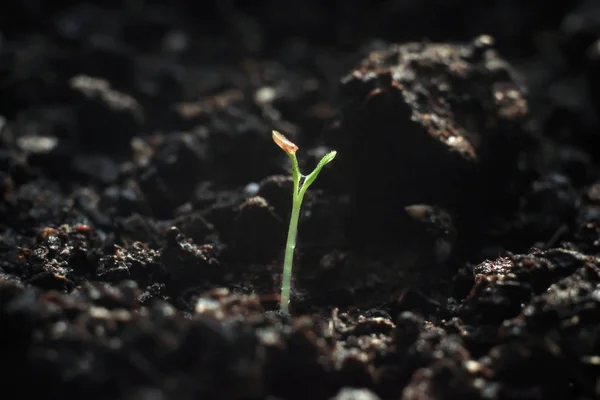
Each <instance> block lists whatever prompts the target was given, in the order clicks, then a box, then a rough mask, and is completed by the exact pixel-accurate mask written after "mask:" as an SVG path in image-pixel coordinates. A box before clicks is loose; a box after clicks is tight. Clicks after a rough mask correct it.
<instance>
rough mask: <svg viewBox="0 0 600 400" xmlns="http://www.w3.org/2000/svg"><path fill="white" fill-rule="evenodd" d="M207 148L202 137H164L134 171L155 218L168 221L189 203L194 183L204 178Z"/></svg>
mask: <svg viewBox="0 0 600 400" xmlns="http://www.w3.org/2000/svg"><path fill="white" fill-rule="evenodd" d="M206 157H207V147H206V143H205V140H204V139H203V138H202V136H201V135H196V134H188V133H183V134H179V135H172V136H169V137H168V138H165V140H164V141H162V142H161V143H160V144H159V145H158V148H156V149H155V150H154V153H153V154H152V156H151V157H150V160H149V162H148V164H147V165H145V166H143V167H142V168H141V169H140V170H139V171H138V172H137V182H138V185H139V187H140V189H141V191H142V192H143V193H144V195H145V198H146V200H147V202H148V204H149V205H150V207H151V209H152V212H153V214H154V215H155V216H156V217H158V218H168V217H171V216H172V215H173V211H174V209H175V208H177V207H178V206H180V205H181V204H183V203H185V202H187V201H189V200H190V199H191V197H192V194H193V193H194V188H195V186H196V184H197V183H198V182H199V181H200V180H201V179H203V178H206V175H207V170H206V169H207V160H206Z"/></svg>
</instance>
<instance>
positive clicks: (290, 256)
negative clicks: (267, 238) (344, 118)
mask: <svg viewBox="0 0 600 400" xmlns="http://www.w3.org/2000/svg"><path fill="white" fill-rule="evenodd" d="M273 141H274V142H275V143H276V144H277V145H278V146H279V147H281V149H282V150H283V151H285V152H286V154H287V155H288V156H289V157H290V160H291V161H292V177H293V179H294V193H293V196H292V200H293V201H292V215H291V217H290V226H289V229H288V237H287V243H286V245H285V259H284V262H283V280H282V282H281V300H280V302H279V308H280V310H281V311H283V312H285V313H288V314H289V310H288V304H289V302H290V286H291V281H292V263H293V261H294V249H295V248H296V236H297V233H298V219H299V217H300V206H301V205H302V199H303V198H304V194H305V193H306V190H307V189H308V188H309V186H310V185H311V184H312V183H313V182H314V181H315V179H317V176H318V175H319V173H320V172H321V170H322V169H323V167H324V166H325V165H326V164H328V163H329V162H331V160H333V159H334V158H335V156H336V154H337V152H335V151H331V152H329V153H327V154H325V155H324V156H323V158H321V161H319V163H318V164H317V166H316V167H315V169H314V170H313V172H311V173H310V174H308V175H302V174H301V173H300V169H299V168H298V159H297V158H296V151H297V150H298V146H296V145H295V144H294V143H292V142H291V141H290V140H288V139H287V138H286V137H285V136H283V135H282V134H281V133H279V132H277V131H273Z"/></svg>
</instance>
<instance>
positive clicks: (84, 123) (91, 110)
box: [69, 75, 144, 154]
mask: <svg viewBox="0 0 600 400" xmlns="http://www.w3.org/2000/svg"><path fill="white" fill-rule="evenodd" d="M69 85H70V88H71V89H72V90H73V95H74V96H75V99H74V102H75V103H76V104H77V126H78V131H79V132H82V133H85V134H82V135H81V136H80V137H79V138H78V139H79V140H78V142H79V145H80V146H81V148H82V149H87V150H93V151H105V152H110V153H112V154H114V153H117V154H129V150H130V147H129V141H130V139H131V138H132V137H134V136H137V135H138V134H140V133H141V128H142V126H143V121H144V111H143V109H142V107H141V106H140V104H139V103H138V102H137V100H136V99H135V98H133V97H132V96H130V95H128V94H125V93H122V92H119V91H117V90H115V89H113V88H111V86H110V83H109V82H108V81H106V80H104V79H102V78H96V77H90V76H86V75H77V76H74V77H73V78H71V80H70V81H69ZM107 132H111V133H112V134H111V135H110V137H111V140H107V138H106V133H107Z"/></svg>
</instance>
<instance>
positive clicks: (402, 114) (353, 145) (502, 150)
mask: <svg viewBox="0 0 600 400" xmlns="http://www.w3.org/2000/svg"><path fill="white" fill-rule="evenodd" d="M342 92H343V93H344V95H345V98H344V101H345V102H346V104H347V106H346V109H345V111H344V116H343V118H342V121H341V125H340V128H339V129H337V130H334V131H333V133H332V134H331V139H330V143H331V145H332V147H334V148H336V149H337V150H338V151H339V153H340V155H343V157H340V160H339V162H337V161H338V160H336V164H337V166H334V167H333V168H338V169H339V171H344V173H343V176H342V177H341V179H343V180H344V181H346V182H347V183H348V185H350V187H352V188H353V189H352V190H351V195H352V200H353V204H354V207H355V212H356V215H355V216H356V219H357V220H356V230H357V231H358V235H359V237H361V238H362V239H363V240H380V239H386V240H397V239H398V238H399V237H402V235H404V236H410V232H409V233H407V232H404V231H405V229H404V228H403V226H404V225H405V224H406V221H407V218H408V217H406V216H405V215H403V213H402V212H401V210H402V208H403V207H405V206H407V205H410V204H416V203H425V204H433V205H437V206H441V207H443V208H446V209H448V210H449V211H457V212H458V215H459V216H461V217H464V218H462V219H461V223H462V224H465V225H466V226H469V225H477V224H478V223H479V222H480V221H478V220H477V219H478V218H479V216H481V214H482V213H483V209H484V208H489V209H492V210H493V209H503V208H504V207H506V206H507V205H508V204H509V203H510V204H512V202H514V200H512V201H511V200H510V196H509V195H510V191H509V190H508V186H507V185H508V183H509V182H510V180H511V177H512V176H513V174H514V173H515V172H516V166H517V163H516V160H517V155H518V153H519V149H520V143H521V142H522V140H523V137H524V136H525V135H526V133H525V132H524V128H523V123H524V122H525V120H526V117H527V116H528V108H527V102H526V101H525V99H524V95H523V89H522V88H521V87H520V86H519V83H518V80H517V77H516V74H515V73H514V71H513V70H512V68H511V66H510V65H509V64H508V63H507V62H506V61H505V60H503V59H502V58H501V57H500V56H499V55H498V53H497V52H496V51H495V50H494V48H493V40H492V39H491V38H489V37H486V36H484V37H480V38H477V39H475V40H474V41H472V42H471V43H469V44H465V45H451V44H421V43H411V44H405V45H393V46H390V47H388V48H387V49H385V50H381V51H375V52H373V53H371V54H370V55H369V56H368V57H367V58H366V59H364V60H363V61H362V62H361V63H360V65H359V66H358V67H357V68H356V69H355V70H354V71H352V72H351V73H350V74H348V75H347V76H346V77H344V79H343V83H342Z"/></svg>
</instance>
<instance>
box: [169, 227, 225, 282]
mask: <svg viewBox="0 0 600 400" xmlns="http://www.w3.org/2000/svg"><path fill="white" fill-rule="evenodd" d="M217 253H218V249H216V248H215V246H214V245H211V244H203V245H197V244H195V243H194V242H193V241H192V240H191V239H189V238H187V237H186V236H185V235H183V234H182V233H181V232H180V231H179V230H178V229H177V228H175V227H173V228H171V229H169V231H168V232H167V234H166V244H165V247H164V248H163V249H161V255H160V259H161V262H162V263H163V264H164V265H165V268H166V270H167V273H168V275H169V277H168V284H167V287H168V289H169V291H170V292H171V293H180V291H182V290H184V289H190V288H194V289H204V290H207V289H209V288H210V287H212V286H214V285H215V284H218V283H220V282H221V281H222V279H223V275H224V274H223V270H222V269H221V263H220V261H219V258H218V254H217Z"/></svg>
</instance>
